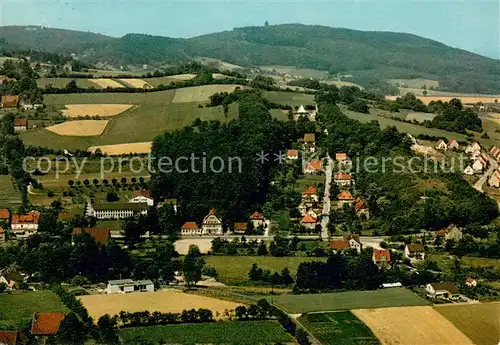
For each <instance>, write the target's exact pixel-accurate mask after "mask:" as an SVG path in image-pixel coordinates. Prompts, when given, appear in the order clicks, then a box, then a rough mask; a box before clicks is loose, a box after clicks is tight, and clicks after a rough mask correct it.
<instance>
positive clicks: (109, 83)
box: [89, 78, 124, 89]
mask: <svg viewBox="0 0 500 345" xmlns="http://www.w3.org/2000/svg"><path fill="white" fill-rule="evenodd" d="M89 81H91V82H93V83H94V84H97V85H98V86H100V87H102V88H103V89H105V88H107V87H113V88H117V87H124V86H123V85H122V84H120V83H119V82H117V81H114V80H113V79H108V78H99V79H89Z"/></svg>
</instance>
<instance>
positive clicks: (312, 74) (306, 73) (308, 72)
mask: <svg viewBox="0 0 500 345" xmlns="http://www.w3.org/2000/svg"><path fill="white" fill-rule="evenodd" d="M260 68H261V69H263V70H266V71H273V70H275V71H276V72H279V73H287V74H292V75H294V76H296V77H302V78H314V79H325V78H327V77H328V71H322V70H316V69H310V68H297V67H295V66H279V65H265V66H260Z"/></svg>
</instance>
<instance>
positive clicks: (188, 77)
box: [168, 74, 196, 80]
mask: <svg viewBox="0 0 500 345" xmlns="http://www.w3.org/2000/svg"><path fill="white" fill-rule="evenodd" d="M194 77H196V74H176V75H169V76H168V78H172V79H177V80H191V79H193V78H194Z"/></svg>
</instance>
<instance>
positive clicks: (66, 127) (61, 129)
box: [46, 120, 108, 137]
mask: <svg viewBox="0 0 500 345" xmlns="http://www.w3.org/2000/svg"><path fill="white" fill-rule="evenodd" d="M107 125H108V121H107V120H76V121H67V122H63V123H59V124H57V125H54V126H50V127H47V128H46V129H47V130H49V131H51V132H53V133H56V134H59V135H68V136H75V137H92V136H96V135H101V134H102V133H103V132H104V129H105V128H106V126H107Z"/></svg>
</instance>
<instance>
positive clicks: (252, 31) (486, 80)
mask: <svg viewBox="0 0 500 345" xmlns="http://www.w3.org/2000/svg"><path fill="white" fill-rule="evenodd" d="M52 30H54V35H57V37H58V40H54V39H53V35H52V34H51V31H52ZM0 38H5V39H6V41H7V42H8V43H12V44H18V45H23V46H31V47H35V46H36V47H37V48H38V49H46V50H56V51H58V52H66V53H71V52H76V53H78V54H79V56H83V57H85V58H86V59H89V60H91V61H93V62H96V61H104V60H105V61H107V62H111V63H114V64H115V65H121V64H146V63H147V64H153V65H154V64H161V63H175V62H179V61H182V60H188V59H192V58H194V57H207V58H215V59H219V60H223V61H226V62H229V63H232V64H236V65H240V66H262V65H281V66H296V67H300V68H310V69H315V70H326V71H329V72H330V73H331V74H335V75H346V74H349V75H352V76H353V78H352V79H349V80H350V81H354V82H356V83H358V84H360V85H363V86H367V85H370V84H371V83H379V82H380V79H383V80H385V79H391V78H428V79H433V80H438V81H439V82H440V90H441V91H458V92H471V93H496V92H497V91H498V90H499V89H500V64H499V61H498V60H495V59H490V58H486V57H483V56H480V55H477V54H473V53H470V52H467V51H464V50H460V49H455V48H451V47H449V46H446V45H444V44H442V43H439V42H437V41H433V40H430V39H426V38H423V37H419V36H415V35H411V34H404V33H393V32H367V31H357V30H350V29H341V28H330V27H325V26H310V25H300V24H284V25H275V26H268V27H245V28H237V29H234V30H232V31H224V32H220V33H213V34H208V35H203V36H198V37H194V38H190V39H175V38H168V37H159V36H150V35H142V34H127V35H125V36H123V37H121V38H110V37H106V36H103V35H96V34H90V33H83V32H76V31H69V30H59V29H39V30H31V29H30V30H27V29H26V28H23V27H12V26H11V27H2V28H0Z"/></svg>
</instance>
